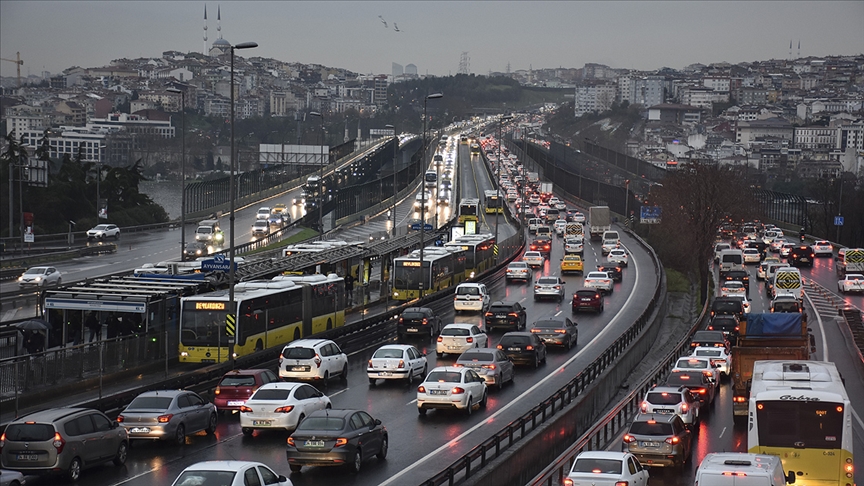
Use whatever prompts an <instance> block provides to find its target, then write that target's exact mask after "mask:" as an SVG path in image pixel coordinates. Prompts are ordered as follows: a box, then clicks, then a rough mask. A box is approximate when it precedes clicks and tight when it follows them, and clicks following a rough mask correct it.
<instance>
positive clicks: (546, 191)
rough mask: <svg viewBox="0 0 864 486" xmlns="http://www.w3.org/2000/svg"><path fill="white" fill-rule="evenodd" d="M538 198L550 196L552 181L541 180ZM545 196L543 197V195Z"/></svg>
mask: <svg viewBox="0 0 864 486" xmlns="http://www.w3.org/2000/svg"><path fill="white" fill-rule="evenodd" d="M537 192H539V193H540V199H543V200H544V201H545V200H547V199H549V198H550V197H552V183H551V182H541V183H540V188H539V191H537ZM544 196H545V197H544Z"/></svg>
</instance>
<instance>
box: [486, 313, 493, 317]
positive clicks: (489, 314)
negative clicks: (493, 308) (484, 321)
mask: <svg viewBox="0 0 864 486" xmlns="http://www.w3.org/2000/svg"><path fill="white" fill-rule="evenodd" d="M493 315H494V314H492V313H491V312H487V313H486V317H492V316H493Z"/></svg>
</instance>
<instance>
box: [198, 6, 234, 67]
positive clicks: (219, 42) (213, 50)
mask: <svg viewBox="0 0 864 486" xmlns="http://www.w3.org/2000/svg"><path fill="white" fill-rule="evenodd" d="M216 33H217V35H218V36H219V38H218V39H216V40H214V41H213V45H212V46H211V47H210V49H209V50H207V5H206V4H205V5H204V54H206V55H209V56H210V57H221V56H227V55H228V54H230V52H231V43H230V42H228V41H227V40H225V39H223V38H222V7H221V6H217V7H216Z"/></svg>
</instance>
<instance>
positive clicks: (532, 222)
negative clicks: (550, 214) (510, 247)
mask: <svg viewBox="0 0 864 486" xmlns="http://www.w3.org/2000/svg"><path fill="white" fill-rule="evenodd" d="M542 225H543V220H542V219H540V218H531V219H529V220H528V232H529V233H536V232H537V228H539V227H540V226H542Z"/></svg>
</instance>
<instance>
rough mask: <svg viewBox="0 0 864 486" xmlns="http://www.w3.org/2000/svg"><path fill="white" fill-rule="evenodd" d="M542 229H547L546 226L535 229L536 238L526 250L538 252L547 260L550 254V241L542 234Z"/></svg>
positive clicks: (547, 236)
mask: <svg viewBox="0 0 864 486" xmlns="http://www.w3.org/2000/svg"><path fill="white" fill-rule="evenodd" d="M544 228H545V229H547V230H548V229H549V227H548V226H540V227H539V228H537V238H534V241H532V242H531V244H530V245H529V246H528V249H529V250H530V251H537V252H540V253H542V254H543V255H544V256H546V257H547V258H548V257H549V254H550V253H551V252H552V240H551V239H549V238H550V237H549V235H544V234H543V230H544ZM550 234H551V233H550ZM541 235H543V237H541ZM526 253H527V252H526Z"/></svg>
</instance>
